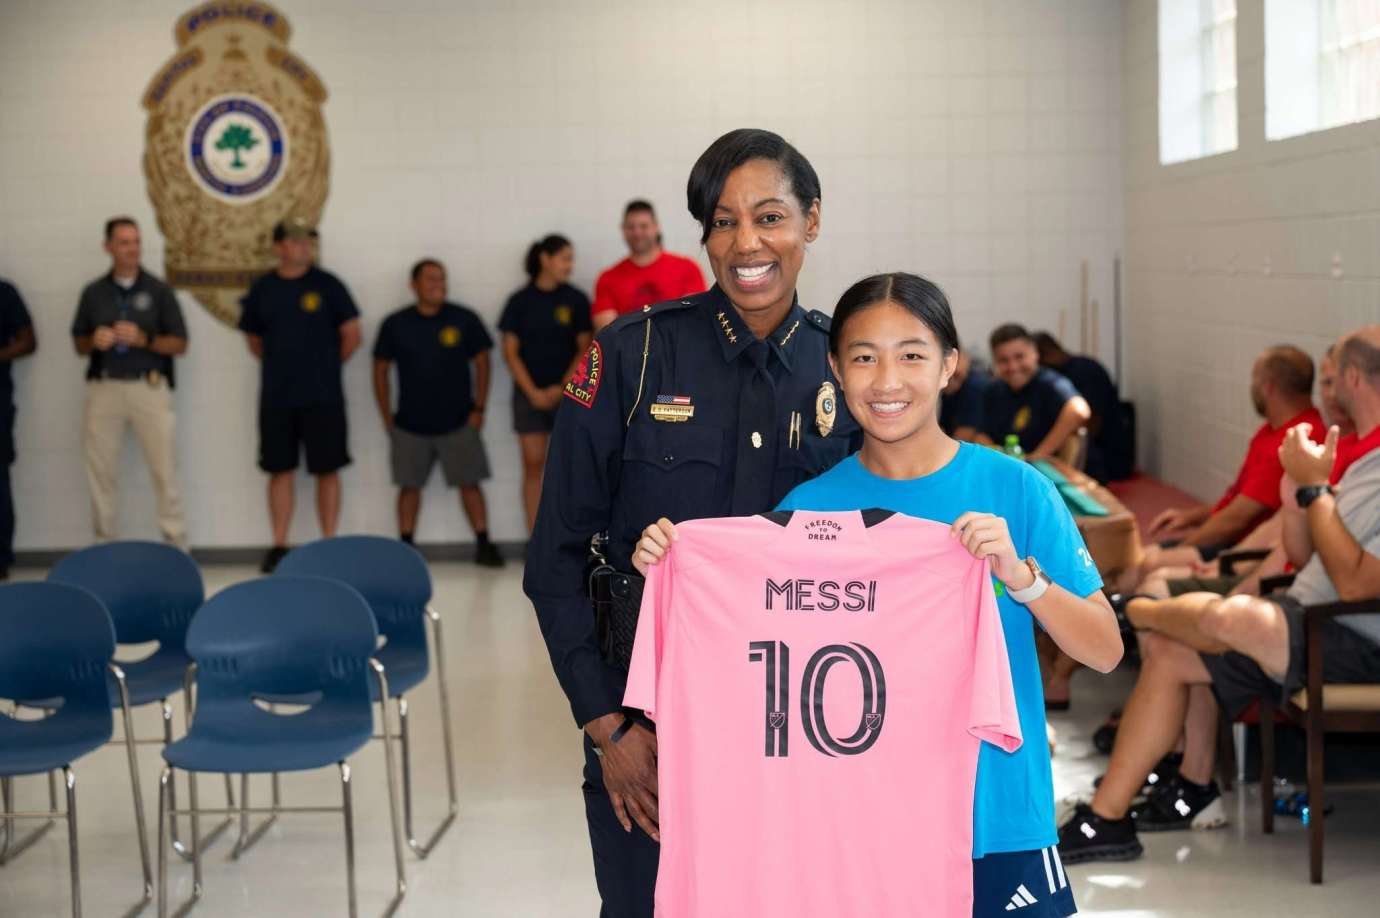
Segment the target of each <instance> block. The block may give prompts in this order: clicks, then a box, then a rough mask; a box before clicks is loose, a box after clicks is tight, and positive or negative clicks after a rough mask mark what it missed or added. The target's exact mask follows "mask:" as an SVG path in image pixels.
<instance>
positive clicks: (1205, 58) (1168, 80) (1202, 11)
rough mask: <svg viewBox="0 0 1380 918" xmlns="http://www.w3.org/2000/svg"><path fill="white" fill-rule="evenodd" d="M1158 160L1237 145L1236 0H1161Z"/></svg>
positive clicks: (1173, 160)
mask: <svg viewBox="0 0 1380 918" xmlns="http://www.w3.org/2000/svg"><path fill="white" fill-rule="evenodd" d="M1159 15H1160V21H1159V38H1160V48H1159V59H1160V60H1159V63H1160V100H1159V101H1160V162H1161V163H1177V162H1183V161H1185V160H1189V159H1198V158H1200V157H1203V156H1212V155H1213V154H1215V153H1226V152H1228V151H1230V150H1235V149H1236V0H1160V5H1159Z"/></svg>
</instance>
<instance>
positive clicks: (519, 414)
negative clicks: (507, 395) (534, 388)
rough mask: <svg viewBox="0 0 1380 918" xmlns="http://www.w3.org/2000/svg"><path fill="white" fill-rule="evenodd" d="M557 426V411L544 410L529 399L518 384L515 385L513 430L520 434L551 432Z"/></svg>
mask: <svg viewBox="0 0 1380 918" xmlns="http://www.w3.org/2000/svg"><path fill="white" fill-rule="evenodd" d="M555 426H556V412H555V411H554V410H553V411H542V410H541V409H540V408H538V407H536V406H535V405H533V404H532V403H531V402H529V401H528V400H527V396H526V395H524V394H523V392H522V390H521V389H519V388H518V387H517V386H514V387H513V430H515V431H517V432H518V433H520V434H526V433H550V432H551V430H552V428H554V427H555Z"/></svg>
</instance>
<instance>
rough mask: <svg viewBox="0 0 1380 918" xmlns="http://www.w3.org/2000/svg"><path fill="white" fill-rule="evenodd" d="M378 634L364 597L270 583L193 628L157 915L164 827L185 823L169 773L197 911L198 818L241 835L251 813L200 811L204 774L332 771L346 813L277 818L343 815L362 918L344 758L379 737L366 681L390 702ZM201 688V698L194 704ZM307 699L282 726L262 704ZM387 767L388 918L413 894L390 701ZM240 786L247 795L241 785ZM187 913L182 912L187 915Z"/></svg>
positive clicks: (172, 749) (164, 903)
mask: <svg viewBox="0 0 1380 918" xmlns="http://www.w3.org/2000/svg"><path fill="white" fill-rule="evenodd" d="M377 640H378V630H377V628H376V627H375V625H374V617H373V615H372V614H371V613H370V611H369V606H368V604H367V603H365V601H364V598H363V597H361V596H360V595H359V593H357V592H356V591H355V590H353V589H352V588H350V587H349V586H347V585H346V584H343V583H339V582H336V581H331V580H325V579H322V578H317V577H276V576H275V577H265V578H262V579H260V580H254V581H250V582H248V583H241V584H238V585H236V586H232V587H230V588H228V589H226V590H223V591H222V592H220V593H218V594H216V595H215V596H213V597H212V598H211V599H210V600H209V601H207V603H206V604H205V605H203V606H202V607H201V609H200V611H198V612H197V614H196V616H195V617H194V618H193V619H192V626H191V628H190V630H189V631H188V633H187V652H188V653H189V654H191V657H192V660H193V665H192V666H191V667H189V669H188V672H187V681H186V693H187V698H188V700H189V704H191V705H192V721H191V726H190V727H189V728H188V730H187V734H186V736H184V737H183V738H182V739H180V740H178V741H177V742H175V743H173V744H171V745H170V746H168V747H167V748H165V749H164V750H163V758H164V760H165V761H166V763H167V765H166V767H165V768H164V769H163V774H162V777H161V779H160V785H159V795H158V842H159V844H158V914H159V916H160V918H163V916H166V915H167V907H168V894H167V886H168V870H167V839H166V836H165V833H166V831H167V828H168V822H169V819H170V818H171V817H172V816H175V815H178V811H177V810H176V809H175V808H174V807H172V806H171V801H170V799H169V793H168V788H169V787H170V785H171V783H172V775H173V771H174V769H178V770H182V771H185V772H187V777H188V783H189V789H190V798H191V807H190V809H189V810H187V811H185V812H184V813H183V815H189V816H190V817H191V823H192V835H191V843H192V844H191V847H192V870H193V886H192V890H193V891H192V900H193V902H195V901H196V900H198V899H200V898H201V890H202V882H201V849H202V845H201V844H200V838H199V817H200V816H201V814H203V813H207V812H216V813H223V814H224V815H227V816H233V815H235V814H237V813H238V814H239V816H240V819H241V822H242V824H243V823H244V822H246V821H247V820H248V817H249V814H250V813H251V812H271V811H269V810H253V809H251V808H250V807H249V805H248V802H247V799H246V797H245V795H243V794H241V799H240V806H239V808H238V809H226V810H221V811H213V810H201V809H199V808H198V805H197V785H196V774H197V773H198V772H220V773H223V774H230V773H239V774H241V775H243V776H245V777H244V778H243V780H244V782H245V784H246V785H247V782H248V775H251V774H271V773H274V772H283V771H304V770H308V769H316V768H324V767H327V766H330V765H337V766H338V767H339V769H340V781H341V794H342V798H343V805H342V806H340V807H295V808H292V807H282V808H280V809H281V811H282V812H310V813H319V812H340V813H342V814H343V816H344V820H345V865H346V877H347V882H348V888H349V902H350V911H349V913H350V915H351V916H352V918H353V916H355V915H356V914H357V912H358V910H357V906H356V893H355V846H354V811H353V804H352V802H351V787H350V766H349V763H348V762H347V759H348V758H349V757H350V756H351V755H352V754H354V753H355V752H356V751H358V750H359V749H360V748H361V747H363V746H364V745H365V744H366V743H367V742H368V741H369V739H370V737H372V736H373V732H374V721H373V714H372V710H371V702H370V692H371V689H370V686H371V681H370V675H371V671H372V675H373V683H374V684H376V685H377V686H378V697H379V698H380V699H386V698H387V697H388V680H387V677H386V675H385V671H384V667H383V665H382V664H381V663H379V662H378V661H377V660H375V659H373V654H374V647H375V645H376V643H377ZM193 687H195V694H193ZM275 695H281V696H290V697H298V698H301V697H311V698H313V699H314V701H313V703H312V704H311V705H310V706H309V707H308V708H307V709H306V710H304V711H301V712H300V713H294V714H292V715H279V714H276V713H274V712H272V711H270V710H267V709H266V708H265V707H263V706H262V705H261V702H260V699H261V698H262V697H264V696H275ZM379 712H380V715H381V717H382V719H383V733H384V737H385V742H384V752H385V761H386V763H387V774H386V779H387V784H388V808H389V815H390V818H391V823H392V838H393V857H394V865H395V868H396V871H397V891H396V894H395V895H394V897H393V900H392V902H391V903H390V905H389V908H388V912H387V914H392V912H393V911H394V910H396V908H397V907H398V905H399V904H401V902H402V898H403V895H404V894H405V892H406V889H407V886H406V878H405V875H404V872H403V853H402V850H403V849H402V838H401V830H400V827H399V824H398V823H399V814H398V799H397V793H396V790H395V781H396V776H395V772H396V766H395V764H394V753H393V743H392V733H391V731H390V728H389V723H388V710H387V706H386V702H385V701H383V700H380V702H379ZM242 786H243V785H242ZM184 910H185V909H184Z"/></svg>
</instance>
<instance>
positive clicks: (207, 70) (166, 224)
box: [144, 2, 330, 326]
mask: <svg viewBox="0 0 1380 918" xmlns="http://www.w3.org/2000/svg"><path fill="white" fill-rule="evenodd" d="M290 34H291V29H290V28H289V26H288V22H287V20H286V19H285V18H283V15H282V14H281V13H279V12H278V11H277V10H276V9H274V8H273V7H272V6H270V5H269V4H267V3H262V2H255V3H243V4H242V3H224V2H210V3H203V4H201V5H199V6H197V7H195V8H194V9H192V10H191V11H189V12H188V13H186V14H184V15H183V16H182V18H181V19H179V20H178V21H177V26H176V28H175V29H174V35H175V37H176V40H177V51H176V52H175V53H174V54H173V57H172V59H171V60H169V61H168V62H167V63H166V64H164V65H163V67H162V69H161V70H159V72H158V74H157V75H156V76H155V77H154V78H153V81H152V82H151V83H150V84H149V87H148V90H147V91H146V92H145V93H144V107H145V108H146V109H147V110H148V124H147V126H146V128H145V150H144V177H145V179H146V181H147V184H148V192H149V200H150V201H151V202H152V204H153V209H154V212H155V213H156V214H157V216H158V227H159V229H161V230H162V231H163V236H164V238H165V240H166V243H167V245H166V256H165V259H164V271H165V274H166V276H167V281H168V283H169V284H170V285H172V286H174V287H183V288H186V289H188V290H190V291H191V292H192V293H193V294H194V295H195V296H196V298H197V299H198V300H199V301H200V302H201V304H202V305H203V306H205V307H206V308H207V309H208V310H209V311H210V312H211V314H212V315H214V316H216V318H218V319H220V320H222V321H224V322H226V323H227V324H230V325H232V326H233V325H235V324H236V323H237V322H238V320H239V311H240V307H239V297H240V294H241V293H243V292H244V290H245V289H246V288H247V287H248V286H249V284H250V283H251V282H252V281H253V280H254V278H255V277H257V276H258V275H260V274H263V273H264V272H265V271H268V270H271V269H272V268H273V266H274V264H275V260H274V257H273V252H272V249H271V241H270V238H271V232H272V228H273V225H274V224H275V223H277V222H278V221H279V220H281V219H283V218H284V217H286V216H288V215H289V214H292V215H295V216H298V217H301V218H304V219H306V220H307V221H309V222H310V223H312V224H313V225H314V224H315V223H317V222H318V221H319V220H320V217H321V209H322V207H324V205H325V203H326V192H327V189H328V186H329V177H330V153H329V150H328V149H327V144H326V124H325V120H324V118H323V117H322V113H321V105H322V103H323V102H325V100H326V88H325V87H324V86H323V85H322V84H321V80H320V79H318V78H317V76H316V74H315V73H314V72H313V71H312V69H311V68H310V67H308V66H307V64H306V63H305V62H303V61H302V60H301V59H300V58H298V57H297V56H296V55H294V54H293V53H292V52H290V51H289V50H288V48H287V43H288V37H289V35H290Z"/></svg>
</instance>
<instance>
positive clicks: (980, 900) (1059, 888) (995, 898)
mask: <svg viewBox="0 0 1380 918" xmlns="http://www.w3.org/2000/svg"><path fill="white" fill-rule="evenodd" d="M1077 911H1078V906H1076V905H1074V903H1073V887H1072V886H1071V885H1069V880H1068V877H1067V876H1065V874H1064V865H1063V864H1062V863H1060V862H1059V849H1058V848H1057V847H1053V846H1052V847H1049V848H1037V849H1036V850H1034V851H1010V852H1002V853H1000V854H989V855H987V856H986V857H980V858H978V859H977V860H975V861H973V918H1012V916H1019V918H1065V916H1067V915H1072V914H1074V913H1075V912H1077Z"/></svg>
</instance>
